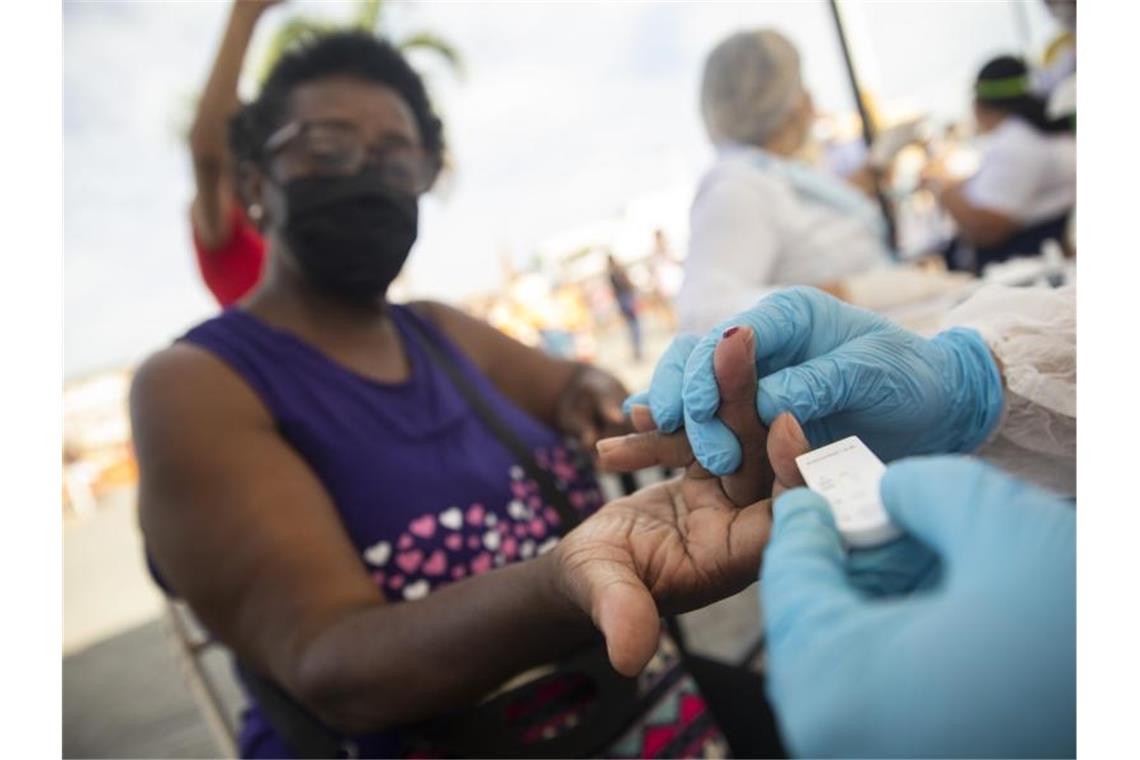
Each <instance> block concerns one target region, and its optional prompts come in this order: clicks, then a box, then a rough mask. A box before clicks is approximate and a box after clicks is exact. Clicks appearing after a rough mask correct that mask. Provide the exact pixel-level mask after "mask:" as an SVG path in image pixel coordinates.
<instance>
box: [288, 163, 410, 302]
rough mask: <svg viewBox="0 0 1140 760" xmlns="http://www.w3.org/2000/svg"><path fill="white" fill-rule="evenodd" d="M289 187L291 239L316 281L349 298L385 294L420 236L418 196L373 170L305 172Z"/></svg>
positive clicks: (366, 299) (367, 298)
mask: <svg viewBox="0 0 1140 760" xmlns="http://www.w3.org/2000/svg"><path fill="white" fill-rule="evenodd" d="M284 191H285V202H286V219H285V225H284V229H283V232H284V237H285V242H286V243H287V244H288V246H289V250H290V251H292V253H293V256H294V257H295V258H296V259H297V262H298V263H299V264H300V265H301V270H302V271H303V272H304V274H305V276H306V277H307V278H308V279H309V280H310V281H311V282H312V284H313V285H315V286H316V287H318V288H320V289H321V290H323V291H325V292H326V293H328V294H329V295H331V296H334V297H336V298H340V299H344V300H346V301H355V302H361V303H367V302H371V301H375V300H376V299H377V298H379V297H380V296H381V295H383V294H384V293H385V292H386V291H387V290H388V286H389V285H390V284H391V283H392V280H394V279H396V275H398V274H399V273H400V269H402V268H403V266H404V262H405V261H407V259H408V253H409V251H410V250H411V248H412V244H413V243H415V242H416V232H417V228H418V223H419V206H418V204H417V202H416V201H417V199H416V197H415V196H410V195H403V194H400V193H398V192H396V191H393V190H392V189H390V188H389V187H388V186H387V185H385V184H384V183H383V182H382V181H381V179H380V178H379V177H377V176H376V175H375V174H374V173H371V172H363V173H361V174H355V175H352V176H346V177H339V176H337V177H300V178H298V179H294V180H291V181H289V182H288V183H286V185H285V187H284Z"/></svg>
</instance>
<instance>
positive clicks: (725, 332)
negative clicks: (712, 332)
mask: <svg viewBox="0 0 1140 760" xmlns="http://www.w3.org/2000/svg"><path fill="white" fill-rule="evenodd" d="M739 329H740V327H739V326H735V325H734V326H733V327H730V328H728V329H727V330H725V331H724V334H723V335H721V336H720V337H722V338H727V337H729V336H730V335H732V334H733V333H735V332H736V331H737V330H739Z"/></svg>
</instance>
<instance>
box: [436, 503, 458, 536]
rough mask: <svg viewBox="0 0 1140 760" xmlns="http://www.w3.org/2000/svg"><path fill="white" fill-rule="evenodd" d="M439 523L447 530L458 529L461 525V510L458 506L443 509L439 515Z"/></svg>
mask: <svg viewBox="0 0 1140 760" xmlns="http://www.w3.org/2000/svg"><path fill="white" fill-rule="evenodd" d="M439 524H440V525H442V526H443V527H445V528H447V529H448V530H459V529H460V528H462V527H463V510H461V509H460V508H459V507H452V508H451V509H446V510H444V511H443V512H442V513H441V514H440V516H439Z"/></svg>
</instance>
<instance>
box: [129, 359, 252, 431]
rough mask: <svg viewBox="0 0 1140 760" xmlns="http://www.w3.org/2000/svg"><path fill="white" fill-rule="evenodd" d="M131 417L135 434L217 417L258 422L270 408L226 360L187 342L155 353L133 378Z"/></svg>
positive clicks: (208, 423) (204, 422)
mask: <svg viewBox="0 0 1140 760" xmlns="http://www.w3.org/2000/svg"><path fill="white" fill-rule="evenodd" d="M130 405H131V418H132V424H133V426H134V427H135V433H136V436H138V435H139V434H144V435H145V433H146V432H148V431H152V430H156V429H161V428H163V427H165V425H164V423H183V422H193V423H194V424H195V425H196V426H211V425H212V424H213V423H215V422H216V421H221V420H227V419H228V420H230V421H231V422H233V423H241V422H248V423H256V422H259V421H268V419H269V413H268V411H267V410H266V409H265V407H264V406H263V405H262V403H261V401H260V400H259V399H258V398H257V396H256V394H255V393H254V392H253V389H252V388H250V387H249V386H248V385H247V384H246V383H245V381H243V380H242V379H241V378H240V377H239V376H238V374H237V373H236V372H235V371H234V370H233V369H231V368H230V367H228V366H227V365H226V364H225V363H224V362H223V361H222V360H221V359H219V358H217V357H216V356H214V355H213V354H211V353H210V352H208V351H206V350H204V349H202V348H198V347H197V346H193V345H190V344H188V343H175V344H174V345H172V346H170V347H169V348H165V349H163V350H162V351H159V352H157V353H155V354H153V355H151V356H150V357H149V358H148V359H147V360H146V361H145V362H143V363H142V365H141V366H139V368H138V370H136V372H135V376H134V380H133V381H132V383H131V397H130Z"/></svg>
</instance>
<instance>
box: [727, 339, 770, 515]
mask: <svg viewBox="0 0 1140 760" xmlns="http://www.w3.org/2000/svg"><path fill="white" fill-rule="evenodd" d="M755 353H756V337H755V334H754V333H753V332H752V328H750V327H747V326H744V327H733V328H729V329H728V330H726V331H725V333H724V336H723V337H722V338H721V340H720V342H719V343H718V344H717V346H716V350H715V352H714V353H713V370H714V372H715V374H716V383H717V390H718V392H719V394H720V407H719V408H718V410H717V416H718V417H720V419H721V421H722V422H724V424H725V425H727V426H728V428H729V430H731V431H732V433H733V435H735V436H736V440H737V441H738V442H739V443H740V448H741V454H742V459H741V463H740V468H739V469H738V470H737V471H736V472H734V473H732V474H731V475H726V476H724V477H723V478H722V479H721V483H722V487H723V488H724V492H725V494H726V495H727V496H728V498H729V499H730V500H731V501H732V503H733V504H735V505H736V506H738V507H743V506H746V505H748V504H752V503H754V502H756V501H758V500H760V499H762V498H765V497H767V496H769V495H770V494H771V492H772V482H773V481H774V479H775V478H774V476H773V474H772V467H771V465H770V464H769V462H768V450H767V440H768V431H767V430H766V429H765V428H764V425H763V423H761V422H760V416H759V414H757V412H756V386H757V379H756V363H755V361H754V358H753V357H754V356H755Z"/></svg>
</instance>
